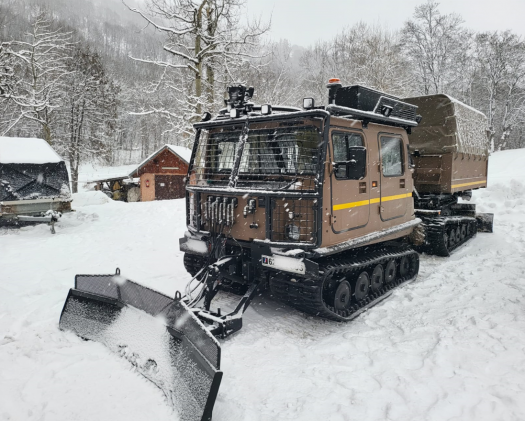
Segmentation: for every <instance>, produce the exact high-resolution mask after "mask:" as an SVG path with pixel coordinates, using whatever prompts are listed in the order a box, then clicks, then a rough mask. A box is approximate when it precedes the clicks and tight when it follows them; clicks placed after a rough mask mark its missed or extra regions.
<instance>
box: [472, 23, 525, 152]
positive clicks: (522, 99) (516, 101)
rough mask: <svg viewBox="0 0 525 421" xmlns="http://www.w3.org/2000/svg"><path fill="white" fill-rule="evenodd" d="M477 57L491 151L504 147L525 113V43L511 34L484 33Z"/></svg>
mask: <svg viewBox="0 0 525 421" xmlns="http://www.w3.org/2000/svg"><path fill="white" fill-rule="evenodd" d="M476 58H477V61H478V66H479V72H480V74H479V76H480V85H481V87H482V95H483V97H484V98H485V101H484V102H485V103H484V104H483V103H482V104H481V106H482V107H483V108H484V109H485V111H486V113H487V117H488V121H489V129H490V132H491V134H490V140H491V148H492V149H494V148H495V147H497V148H498V149H500V148H505V146H506V141H507V139H508V137H509V136H510V133H511V131H512V129H513V127H514V125H515V124H516V123H517V122H518V121H520V120H523V115H524V112H525V89H524V88H525V43H524V42H523V41H522V40H521V38H519V37H518V36H517V35H515V34H513V33H511V32H510V31H505V32H492V33H488V32H487V33H481V34H478V35H477V36H476ZM497 135H499V139H497V138H496V136H497ZM496 143H497V145H496Z"/></svg>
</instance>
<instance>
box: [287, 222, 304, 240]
mask: <svg viewBox="0 0 525 421" xmlns="http://www.w3.org/2000/svg"><path fill="white" fill-rule="evenodd" d="M300 232H301V231H300V229H299V227H298V226H297V225H294V224H290V225H286V236H287V237H288V238H289V239H290V240H293V241H299V236H300Z"/></svg>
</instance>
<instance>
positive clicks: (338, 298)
mask: <svg viewBox="0 0 525 421" xmlns="http://www.w3.org/2000/svg"><path fill="white" fill-rule="evenodd" d="M351 301H352V288H351V286H350V283H349V282H348V281H343V282H341V283H340V284H339V285H338V286H337V289H336V290H335V293H334V308H335V309H336V310H338V311H343V310H348V308H349V307H350V302H351Z"/></svg>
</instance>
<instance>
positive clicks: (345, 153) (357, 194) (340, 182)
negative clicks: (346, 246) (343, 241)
mask: <svg viewBox="0 0 525 421" xmlns="http://www.w3.org/2000/svg"><path fill="white" fill-rule="evenodd" d="M330 143H331V159H332V165H331V175H330V183H331V193H332V194H331V199H332V204H331V207H332V230H333V232H335V233H336V234H338V233H342V232H347V231H350V230H353V229H356V228H361V227H364V226H366V225H367V224H368V219H369V216H370V201H369V198H370V195H369V194H370V192H369V189H368V171H366V168H367V150H366V140H365V137H364V135H363V133H362V132H357V131H355V132H354V131H344V130H333V131H332V132H331V142H330ZM363 161H364V162H363ZM360 166H361V167H362V166H364V169H363V172H362V173H360V174H358V173H357V172H356V169H357V168H358V167H360ZM358 172H360V171H358Z"/></svg>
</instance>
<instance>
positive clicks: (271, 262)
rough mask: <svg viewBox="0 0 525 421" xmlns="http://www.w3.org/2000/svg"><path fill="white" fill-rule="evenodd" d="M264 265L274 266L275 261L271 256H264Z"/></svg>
mask: <svg viewBox="0 0 525 421" xmlns="http://www.w3.org/2000/svg"><path fill="white" fill-rule="evenodd" d="M262 264H263V266H274V265H275V261H274V260H273V258H272V257H270V256H262Z"/></svg>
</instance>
